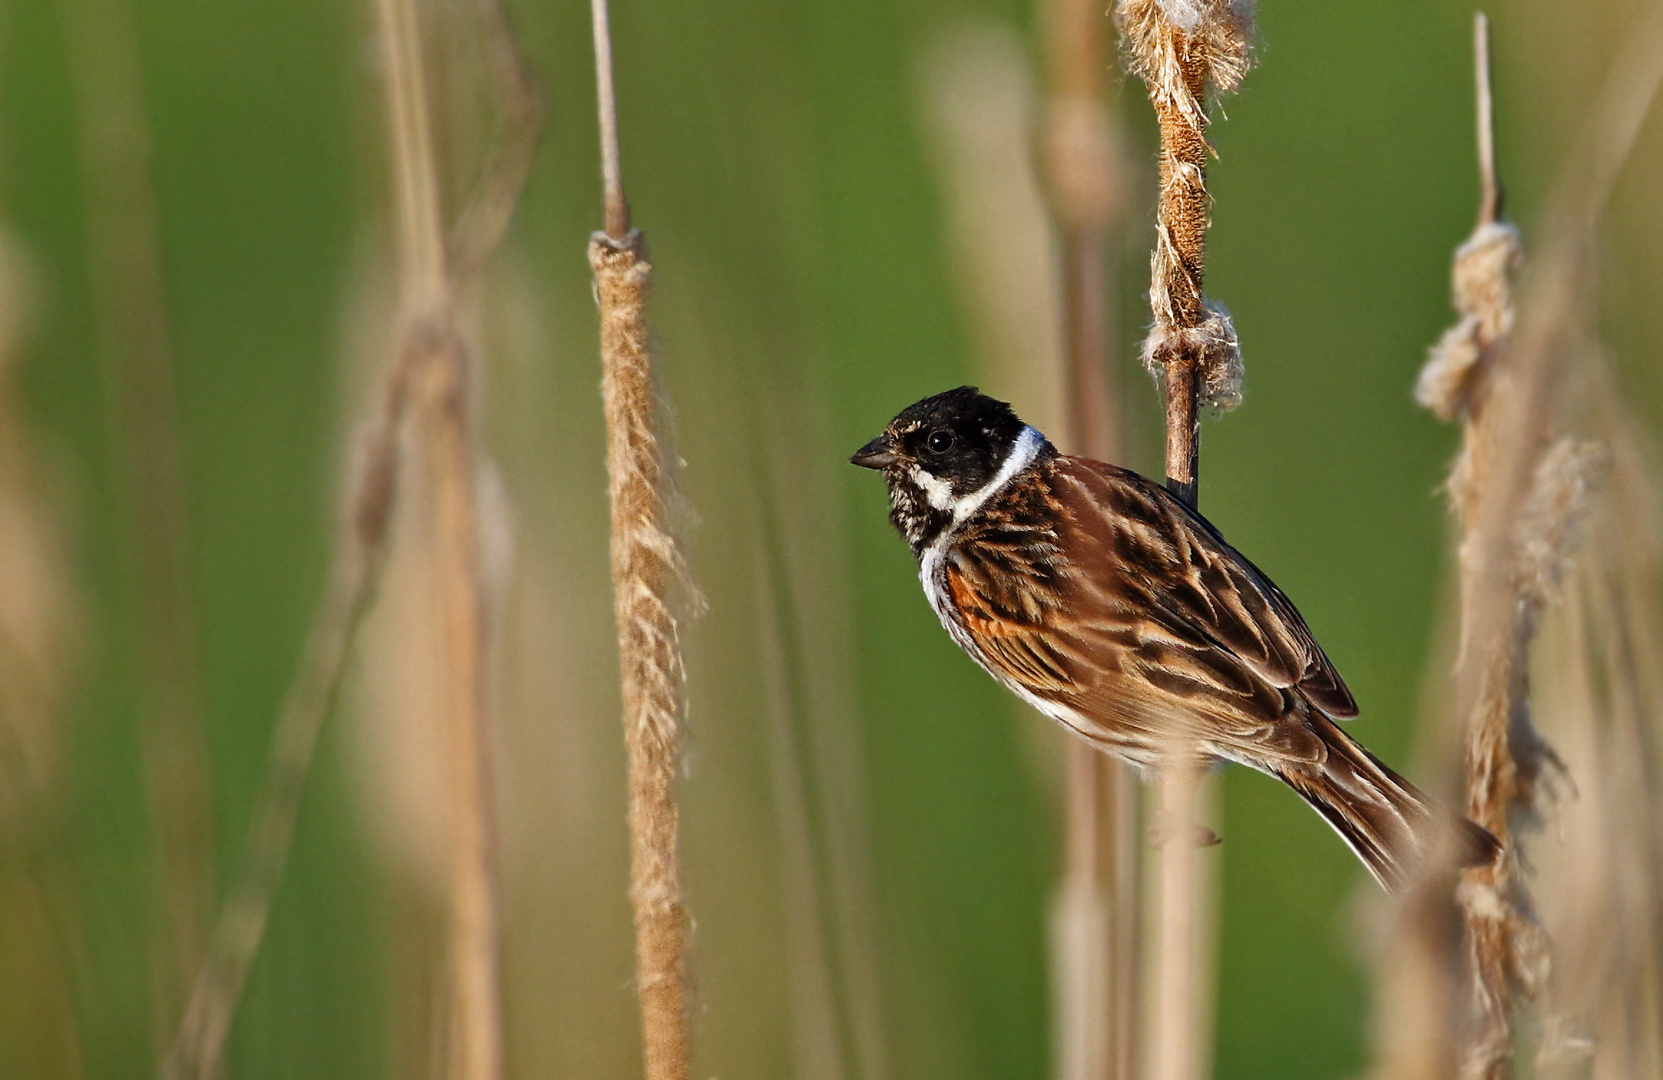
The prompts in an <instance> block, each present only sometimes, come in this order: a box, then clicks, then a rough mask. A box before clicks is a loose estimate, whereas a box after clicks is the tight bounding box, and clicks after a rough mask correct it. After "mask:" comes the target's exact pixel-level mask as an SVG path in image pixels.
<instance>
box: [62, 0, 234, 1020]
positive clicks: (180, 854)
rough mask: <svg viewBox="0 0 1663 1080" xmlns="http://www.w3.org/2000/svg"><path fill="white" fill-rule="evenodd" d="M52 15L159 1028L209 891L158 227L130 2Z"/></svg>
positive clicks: (191, 959)
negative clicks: (96, 358) (134, 708)
mask: <svg viewBox="0 0 1663 1080" xmlns="http://www.w3.org/2000/svg"><path fill="white" fill-rule="evenodd" d="M65 13H66V16H67V18H66V21H65V26H66V30H67V34H68V42H69V46H70V49H69V52H70V59H71V73H72V76H73V78H74V86H75V92H76V98H77V108H78V114H79V118H78V127H79V132H80V150H81V161H82V166H81V167H82V174H83V176H84V177H85V179H86V196H87V220H88V246H89V249H90V254H91V265H92V275H93V276H92V287H93V300H94V304H95V307H96V310H97V324H98V336H99V348H100V352H101V353H103V354H104V356H105V357H106V358H107V365H108V366H107V368H106V373H107V375H106V377H107V381H108V385H109V391H108V394H109V400H110V402H111V404H112V406H113V409H114V413H115V420H116V423H115V424H114V427H115V429H116V430H117V431H118V432H119V435H120V438H119V440H118V444H117V445H118V446H119V448H120V454H119V460H118V461H117V462H116V466H117V468H116V474H117V476H118V477H119V479H120V490H121V497H122V501H123V512H122V518H123V519H124V531H125V534H126V535H125V536H124V537H123V538H122V539H123V546H124V547H125V548H127V558H128V560H129V566H128V568H127V569H128V575H127V576H128V587H129V588H130V590H131V598H132V603H133V607H134V618H133V624H132V627H131V629H132V636H133V639H134V640H135V641H136V642H137V644H138V654H139V661H140V676H139V678H140V684H141V703H142V704H141V724H142V728H141V730H142V741H141V750H142V755H143V763H144V781H145V783H144V790H145V798H146V801H147V803H148V809H149V813H150V817H151V824H152V828H153V829H154V830H155V846H156V856H157V858H156V868H155V874H154V880H155V882H156V889H157V906H158V909H159V915H160V918H161V923H162V927H161V934H160V942H159V943H158V949H157V958H156V966H155V970H154V972H153V984H154V988H155V993H156V1000H155V1015H156V1018H157V1020H158V1021H159V1022H160V1023H161V1024H163V1025H165V1030H170V1029H171V1027H172V1025H173V1024H174V1023H176V1022H177V1018H178V1016H179V1014H180V1012H181V1011H182V1010H183V1008H184V1003H185V996H186V989H187V987H188V985H189V980H190V978H191V975H192V973H193V972H195V971H196V969H197V968H198V967H199V965H200V964H201V962H202V957H203V955H204V950H205V947H206V943H207V936H208V926H209V923H210V920H211V918H212V912H213V910H214V895H215V893H216V891H217V884H216V870H215V866H214V859H213V852H214V847H215V841H214V828H213V822H214V818H213V800H212V794H211V785H210V764H209V756H208V743H207V731H206V726H205V717H204V710H203V707H202V702H201V697H200V695H201V678H200V672H199V670H198V667H199V659H198V656H197V651H196V650H197V640H196V637H197V634H196V625H195V614H194V611H193V609H192V602H191V591H190V589H189V587H188V577H187V570H186V552H187V548H188V544H187V539H186V498H185V490H184V481H183V477H182V474H181V470H180V449H179V436H178V425H177V420H176V411H177V406H176V403H175V401H174V392H173V385H172V384H173V360H172V340H171V338H172V335H171V332H170V329H169V325H168V318H167V310H168V304H167V296H166V293H165V286H164V282H165V280H166V275H165V273H164V272H163V265H162V253H161V250H160V239H159V237H160V230H161V225H160V222H159V221H158V216H157V215H158V211H157V207H156V198H155V193H154V189H153V187H152V183H151V176H150V141H149V127H148V123H147V121H146V118H145V114H144V105H143V100H144V99H143V93H142V79H141V71H140V59H139V56H138V46H137V38H136V31H135V28H134V26H133V20H132V12H131V10H130V8H129V6H128V3H127V0H75V2H73V3H70V4H68V5H67V6H66V8H65Z"/></svg>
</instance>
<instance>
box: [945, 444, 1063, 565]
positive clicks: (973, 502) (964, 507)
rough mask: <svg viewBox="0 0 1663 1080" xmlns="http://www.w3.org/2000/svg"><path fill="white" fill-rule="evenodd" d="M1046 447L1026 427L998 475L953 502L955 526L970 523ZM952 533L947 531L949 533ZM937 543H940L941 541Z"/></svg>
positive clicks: (1013, 445) (1000, 467) (949, 530)
mask: <svg viewBox="0 0 1663 1080" xmlns="http://www.w3.org/2000/svg"><path fill="white" fill-rule="evenodd" d="M1044 445H1045V436H1043V435H1041V434H1040V433H1039V432H1038V431H1037V430H1035V429H1034V428H1032V427H1024V428H1023V429H1022V434H1020V435H1018V436H1017V437H1016V442H1015V443H1014V444H1012V446H1011V452H1010V453H1009V454H1008V455H1007V456H1006V457H1005V463H1004V464H1003V465H1001V466H999V472H998V474H997V475H995V476H994V477H993V479H992V480H989V481H988V482H987V483H985V484H983V485H982V486H981V487H979V488H977V489H976V490H975V491H972V492H971V493H970V494H968V495H964V496H961V497H960V498H958V499H957V500H955V501H954V502H953V504H952V509H953V524H954V525H955V526H956V525H962V524H964V523H965V522H966V521H968V520H969V519H970V515H971V514H974V513H975V512H976V511H978V510H980V509H981V508H982V504H983V503H985V502H987V501H988V500H989V499H991V498H993V494H994V492H996V491H998V490H999V489H1000V488H1002V487H1004V486H1005V485H1006V484H1008V483H1010V482H1011V479H1012V478H1013V477H1014V476H1016V474H1017V473H1019V472H1021V471H1022V470H1023V469H1026V468H1027V467H1028V466H1029V465H1032V464H1033V463H1034V458H1036V457H1038V456H1039V448H1040V447H1041V446H1044ZM932 501H933V500H932ZM941 509H943V510H945V509H947V507H945V506H943V507H941ZM952 531H953V530H951V529H948V530H946V532H948V533H950V532H952ZM937 542H938V543H939V540H938V541H937Z"/></svg>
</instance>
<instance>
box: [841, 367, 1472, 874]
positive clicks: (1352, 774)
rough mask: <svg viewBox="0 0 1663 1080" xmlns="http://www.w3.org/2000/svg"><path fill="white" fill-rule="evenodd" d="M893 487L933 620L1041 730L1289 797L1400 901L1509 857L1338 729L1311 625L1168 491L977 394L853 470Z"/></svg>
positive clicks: (917, 413) (1338, 703)
mask: <svg viewBox="0 0 1663 1080" xmlns="http://www.w3.org/2000/svg"><path fill="white" fill-rule="evenodd" d="M850 461H852V462H853V463H854V464H856V465H860V466H864V467H865V468H869V469H876V470H879V471H880V472H882V474H883V477H884V480H885V481H886V482H887V484H888V486H889V499H890V507H891V509H890V515H889V517H890V520H891V521H892V522H894V524H895V527H896V529H898V530H899V531H900V533H901V535H902V536H903V537H905V538H906V541H907V543H908V544H910V545H911V547H912V553H913V555H914V556H915V557H916V558H917V560H918V576H919V578H920V580H921V581H922V582H923V585H924V593H925V595H926V596H927V597H928V598H929V601H930V606H931V607H932V608H934V609H935V612H936V614H937V615H938V616H940V618H941V623H942V625H943V626H945V627H946V628H947V632H948V633H949V634H950V635H952V638H953V640H954V641H955V642H957V643H958V645H959V647H960V648H962V649H963V650H964V651H965V652H966V653H969V654H970V657H971V659H973V660H975V661H976V663H978V664H980V665H981V666H982V667H983V668H984V669H986V671H987V672H988V673H989V674H990V675H992V676H993V677H994V678H995V679H997V680H998V681H999V682H1001V683H1003V684H1004V685H1005V686H1006V687H1008V688H1010V689H1011V690H1013V691H1015V692H1016V694H1017V695H1018V696H1020V697H1021V698H1023V699H1024V700H1026V701H1027V702H1029V703H1030V704H1032V705H1033V706H1034V707H1035V708H1037V709H1039V711H1040V712H1042V713H1044V714H1045V715H1047V716H1049V717H1051V718H1052V719H1054V720H1056V721H1058V722H1059V723H1061V724H1062V725H1063V726H1064V727H1066V728H1068V729H1069V730H1070V731H1072V732H1074V733H1075V734H1077V735H1079V736H1081V737H1082V738H1084V739H1086V740H1087V741H1088V742H1091V743H1092V744H1094V745H1095V746H1097V747H1099V748H1100V749H1103V750H1106V751H1108V752H1109V753H1112V754H1116V755H1118V756H1119V757H1122V758H1124V759H1126V760H1127V761H1130V762H1131V763H1132V764H1134V765H1136V766H1139V767H1140V768H1143V769H1155V768H1158V767H1159V765H1160V763H1161V761H1162V760H1163V758H1165V757H1167V756H1168V755H1170V754H1171V753H1173V751H1174V748H1175V747H1181V748H1186V749H1187V748H1189V747H1193V748H1194V749H1193V752H1194V753H1195V754H1196V755H1197V756H1199V757H1200V758H1202V759H1204V760H1208V761H1214V760H1225V761H1236V762H1240V763H1241V764H1243V765H1249V766H1251V767H1253V768H1255V769H1258V770H1259V771H1260V772H1264V773H1268V774H1270V775H1271V776H1274V777H1276V778H1277V779H1279V780H1281V781H1283V782H1284V783H1286V784H1287V785H1288V786H1289V787H1291V788H1293V789H1294V790H1295V791H1297V792H1298V793H1299V794H1300V796H1301V797H1302V798H1304V799H1305V801H1306V802H1308V803H1310V804H1311V806H1313V807H1314V808H1315V809H1316V811H1317V812H1318V813H1319V814H1321V815H1322V816H1323V818H1324V819H1326V820H1327V822H1328V823H1329V824H1330V825H1331V826H1333V827H1334V830H1335V831H1336V832H1338V833H1339V834H1340V836H1341V837H1342V838H1344V840H1345V842H1346V843H1347V844H1349V845H1350V846H1351V849H1352V850H1353V851H1355V852H1356V853H1357V855H1358V857H1360V858H1361V859H1362V860H1363V863H1364V865H1366V866H1367V867H1368V869H1369V871H1370V872H1371V873H1373V874H1374V876H1375V878H1377V879H1378V880H1379V881H1380V883H1381V884H1382V885H1383V886H1385V887H1386V888H1387V889H1390V890H1397V889H1401V888H1403V887H1404V886H1405V885H1407V884H1408V883H1409V882H1411V881H1413V880H1414V878H1415V876H1416V875H1417V873H1418V872H1419V871H1420V870H1421V868H1422V866H1423V865H1424V863H1425V860H1426V859H1427V858H1428V857H1429V856H1430V855H1431V854H1432V853H1433V852H1435V851H1439V850H1442V848H1443V844H1444V843H1445V839H1444V838H1445V837H1446V836H1448V835H1449V830H1453V844H1452V850H1453V852H1454V855H1455V858H1456V859H1457V861H1458V862H1460V863H1461V864H1462V865H1477V864H1481V863H1484V862H1488V861H1489V860H1491V859H1493V858H1494V857H1495V855H1496V853H1497V850H1498V847H1497V844H1496V841H1495V838H1494V837H1492V836H1491V835H1490V834H1489V833H1488V832H1486V831H1484V830H1483V829H1481V828H1479V827H1478V826H1477V825H1474V824H1473V823H1471V822H1469V821H1466V820H1465V819H1463V818H1459V817H1457V816H1455V815H1454V814H1452V813H1450V812H1449V811H1446V810H1444V809H1443V808H1442V807H1440V806H1438V805H1437V804H1436V803H1434V802H1432V800H1430V799H1428V798H1427V797H1426V796H1425V795H1424V794H1422V793H1421V792H1420V791H1419V790H1418V789H1416V788H1415V787H1414V785H1412V784H1410V783H1409V782H1408V781H1406V780H1404V779H1403V778H1402V777H1400V776H1398V775H1397V774H1396V773H1394V772H1393V771H1392V770H1391V769H1388V768H1387V767H1386V766H1385V765H1383V764H1381V762H1380V761H1379V760H1378V759H1377V758H1375V756H1374V755H1373V754H1371V753H1369V752H1368V751H1367V750H1365V749H1363V747H1362V746H1361V745H1359V744H1358V743H1357V742H1356V741H1354V740H1353V739H1351V738H1350V737H1349V736H1348V735H1346V734H1345V733H1344V732H1342V731H1341V730H1340V729H1339V727H1338V726H1337V725H1336V724H1335V721H1336V720H1344V719H1347V718H1349V717H1352V716H1355V715H1356V714H1357V703H1356V702H1355V701H1354V700H1352V697H1351V691H1349V690H1347V689H1346V686H1345V683H1344V681H1342V680H1341V678H1340V675H1339V672H1337V671H1335V670H1334V665H1333V664H1332V663H1330V662H1329V659H1328V657H1327V656H1325V655H1323V651H1322V648H1321V646H1319V645H1318V644H1317V643H1316V640H1315V639H1314V638H1312V636H1311V631H1310V629H1309V628H1308V627H1306V625H1305V620H1304V619H1303V618H1301V617H1300V615H1299V612H1298V610H1296V609H1295V608H1294V606H1293V604H1292V603H1291V602H1290V601H1289V600H1288V598H1287V597H1286V596H1284V595H1282V591H1281V590H1280V589H1278V588H1277V587H1276V586H1275V585H1274V584H1272V583H1271V581H1270V579H1269V578H1267V577H1265V575H1264V574H1262V573H1260V572H1259V570H1258V568H1257V567H1255V566H1254V565H1253V564H1252V563H1251V562H1249V561H1248V560H1247V559H1246V558H1244V557H1243V556H1242V554H1241V553H1240V552H1238V551H1237V550H1236V549H1235V548H1233V547H1231V546H1230V545H1229V544H1227V543H1225V542H1224V538H1223V537H1222V536H1220V535H1219V533H1218V530H1217V529H1215V528H1213V526H1212V525H1211V524H1210V523H1209V522H1208V521H1207V519H1205V518H1203V517H1202V516H1201V515H1200V514H1198V513H1197V512H1195V511H1194V510H1192V509H1190V508H1189V507H1188V506H1186V505H1185V504H1184V503H1183V502H1181V501H1180V500H1179V499H1178V498H1177V497H1176V496H1174V495H1172V494H1171V493H1170V492H1168V491H1167V490H1166V489H1165V488H1163V487H1161V486H1160V485H1159V484H1156V483H1154V482H1153V481H1150V480H1148V479H1146V478H1144V477H1142V476H1139V475H1138V474H1137V473H1134V472H1131V471H1130V470H1127V469H1122V468H1118V467H1116V466H1114V465H1106V464H1104V463H1103V462H1100V461H1092V460H1090V459H1087V458H1079V457H1070V456H1068V455H1066V454H1059V453H1058V452H1057V450H1056V448H1055V447H1053V446H1052V445H1051V444H1050V443H1049V442H1048V441H1047V440H1046V438H1045V436H1044V435H1041V434H1040V433H1039V432H1038V431H1036V430H1035V429H1034V428H1032V427H1029V426H1028V425H1026V424H1024V423H1023V422H1022V421H1021V420H1020V419H1018V418H1017V416H1016V414H1015V413H1014V412H1012V411H1011V408H1010V406H1009V405H1007V404H1006V403H1004V402H1002V401H995V400H994V399H992V398H990V397H987V396H985V395H983V394H980V393H978V392H977V391H976V389H975V387H970V386H961V387H959V388H958V389H956V390H949V391H947V392H946V393H943V394H937V395H936V396H934V397H931V398H926V399H925V400H923V401H920V402H918V403H917V404H916V405H913V406H911V407H910V408H908V409H906V410H905V411H903V412H902V413H901V414H900V415H899V416H897V417H895V419H894V420H892V421H891V422H890V424H889V426H888V427H887V428H886V429H885V430H884V432H883V434H882V435H879V436H878V437H877V438H875V439H873V440H872V441H871V442H869V443H867V444H866V445H865V446H863V447H861V449H860V450H859V452H857V453H856V454H855V455H854V457H852V458H850Z"/></svg>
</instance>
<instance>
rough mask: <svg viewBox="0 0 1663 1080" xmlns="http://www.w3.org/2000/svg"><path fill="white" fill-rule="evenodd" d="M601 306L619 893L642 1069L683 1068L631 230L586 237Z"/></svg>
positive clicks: (660, 650)
mask: <svg viewBox="0 0 1663 1080" xmlns="http://www.w3.org/2000/svg"><path fill="white" fill-rule="evenodd" d="M589 261H590V265H591V266H592V267H593V268H594V271H595V285H596V293H597V296H598V298H599V302H600V309H601V362H602V366H603V374H602V383H601V386H602V395H603V397H604V399H605V407H606V427H607V452H606V465H607V473H608V475H609V476H610V477H611V497H612V584H613V604H614V610H615V614H616V616H617V621H618V650H619V664H620V668H621V676H622V683H623V701H624V740H625V745H626V748H627V750H628V754H629V830H630V848H631V858H630V899H631V901H632V902H633V903H634V905H635V950H636V953H635V960H636V981H637V990H638V993H639V994H640V998H641V1024H642V1036H643V1044H644V1049H645V1056H646V1064H647V1077H648V1080H685V1078H686V1076H687V1045H686V1031H685V1023H684V1017H683V989H682V948H683V945H684V942H685V937H686V928H685V923H686V918H685V916H684V914H683V911H682V906H681V884H680V870H679V866H678V862H677V855H676V834H677V826H678V820H677V811H676V803H675V797H674V792H673V790H672V788H673V781H674V779H675V761H676V735H677V732H676V728H677V722H678V719H679V717H680V713H681V658H680V649H679V646H678V643H677V631H676V622H675V619H674V617H673V616H672V615H671V613H670V609H669V606H668V604H667V601H666V594H667V591H668V587H669V585H670V583H671V580H672V579H673V577H674V576H675V548H674V541H673V540H672V539H671V538H670V537H669V536H668V534H666V533H665V532H664V531H663V528H662V527H661V524H660V522H661V514H662V506H661V499H660V497H659V492H658V483H659V462H658V444H657V439H656V437H655V436H654V433H653V427H652V419H653V396H652V395H653V391H652V371H651V365H650V360H649V354H648V350H647V333H648V332H647V325H646V319H645V312H644V310H643V305H644V302H645V299H646V290H647V285H648V282H649V280H650V277H651V270H652V268H651V266H650V264H649V263H648V262H647V260H646V252H645V249H644V246H643V243H642V240H641V236H640V234H639V233H637V232H634V231H631V232H630V233H629V235H628V239H627V240H626V241H625V242H624V243H623V244H622V245H618V244H616V243H614V242H613V241H612V240H611V238H609V237H607V236H604V235H600V234H597V235H596V236H595V238H594V239H593V240H591V241H590V245H589Z"/></svg>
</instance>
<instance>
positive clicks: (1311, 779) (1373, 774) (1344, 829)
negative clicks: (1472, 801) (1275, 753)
mask: <svg viewBox="0 0 1663 1080" xmlns="http://www.w3.org/2000/svg"><path fill="white" fill-rule="evenodd" d="M1307 723H1308V725H1309V727H1310V729H1311V731H1312V732H1313V733H1314V734H1315V735H1316V736H1317V737H1318V738H1319V739H1320V740H1321V741H1322V743H1323V746H1324V747H1325V748H1326V750H1327V754H1326V755H1325V760H1324V761H1323V762H1322V763H1321V764H1320V765H1318V764H1314V763H1313V764H1310V765H1306V764H1303V763H1301V764H1292V763H1290V764H1288V765H1286V766H1284V767H1283V768H1282V769H1281V770H1280V772H1281V776H1282V779H1283V780H1285V781H1286V782H1287V783H1288V785H1289V786H1290V787H1292V788H1293V789H1294V790H1295V791H1297V792H1299V794H1300V795H1301V796H1303V797H1304V799H1305V801H1306V802H1308V803H1310V804H1311V806H1312V807H1314V808H1315V809H1316V811H1317V813H1319V814H1321V815H1322V816H1323V818H1324V819H1326V820H1327V822H1328V824H1330V825H1332V826H1333V827H1334V831H1335V832H1337V833H1339V834H1340V836H1341V837H1342V838H1343V839H1344V840H1345V842H1346V843H1347V844H1349V845H1350V847H1351V850H1352V851H1355V852H1356V853H1357V856H1358V858H1360V859H1362V860H1363V864H1364V865H1365V866H1367V867H1368V869H1369V872H1370V873H1371V874H1373V875H1374V876H1375V878H1376V879H1377V880H1378V881H1379V882H1380V884H1381V885H1383V886H1385V888H1386V889H1387V890H1388V891H1390V892H1398V891H1400V890H1402V889H1403V888H1405V887H1406V886H1408V885H1410V884H1412V883H1413V882H1414V881H1415V879H1416V878H1417V876H1419V875H1420V874H1421V873H1422V872H1423V871H1424V870H1425V868H1426V867H1425V864H1426V860H1427V859H1429V858H1433V857H1439V856H1441V857H1444V858H1448V859H1450V860H1452V862H1453V864H1454V865H1456V866H1480V865H1484V864H1486V863H1488V862H1490V861H1492V860H1493V859H1494V858H1495V857H1496V855H1497V854H1498V853H1499V852H1500V850H1501V845H1500V844H1499V843H1497V841H1496V838H1495V837H1494V836H1491V835H1490V833H1489V832H1488V831H1486V830H1485V829H1483V828H1481V827H1479V826H1478V825H1475V824H1473V823H1472V822H1470V821H1468V820H1467V819H1465V818H1463V817H1459V816H1458V815H1456V814H1454V813H1453V812H1451V811H1449V810H1447V809H1445V808H1444V807H1442V806H1440V805H1439V804H1438V803H1436V802H1434V801H1432V800H1431V799H1430V798H1428V797H1427V796H1426V795H1425V794H1423V793H1422V792H1421V791H1420V789H1419V788H1417V787H1415V785H1413V784H1411V783H1409V781H1407V780H1405V779H1403V777H1401V776H1399V775H1397V774H1396V773H1395V772H1393V771H1392V770H1391V769H1389V768H1387V767H1386V766H1385V765H1384V764H1382V763H1381V762H1380V760H1379V759H1378V758H1376V757H1375V756H1374V755H1373V754H1371V753H1369V752H1368V751H1367V750H1365V749H1363V747H1362V746H1361V745H1359V744H1358V743H1357V742H1355V741H1354V740H1353V739H1352V738H1351V737H1350V736H1349V735H1347V734H1346V733H1345V732H1343V731H1341V730H1340V729H1339V727H1338V726H1337V725H1335V724H1334V722H1333V721H1331V720H1329V719H1328V718H1327V717H1324V716H1315V717H1312V718H1311V719H1310V720H1309V721H1307Z"/></svg>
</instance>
